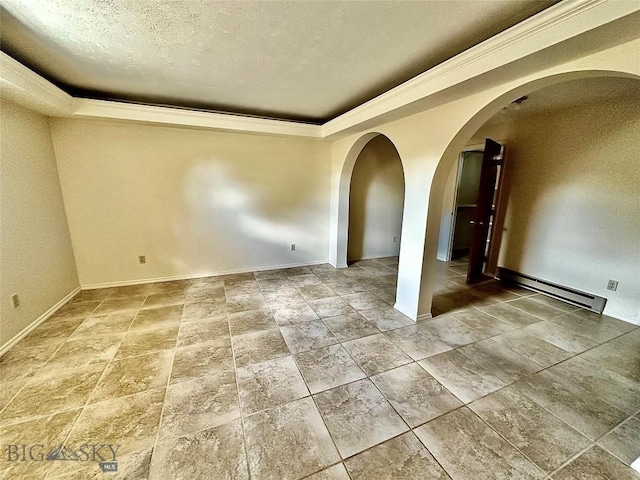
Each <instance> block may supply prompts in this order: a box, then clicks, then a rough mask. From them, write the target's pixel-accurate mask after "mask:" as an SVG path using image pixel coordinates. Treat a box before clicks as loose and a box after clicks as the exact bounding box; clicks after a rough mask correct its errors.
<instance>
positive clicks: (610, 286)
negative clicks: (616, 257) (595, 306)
mask: <svg viewBox="0 0 640 480" xmlns="http://www.w3.org/2000/svg"><path fill="white" fill-rule="evenodd" d="M607 290H611V291H612V292H615V291H616V290H618V282H617V280H609V283H607Z"/></svg>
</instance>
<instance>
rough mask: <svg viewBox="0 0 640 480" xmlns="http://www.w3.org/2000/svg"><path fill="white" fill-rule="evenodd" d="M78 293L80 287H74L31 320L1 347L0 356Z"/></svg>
mask: <svg viewBox="0 0 640 480" xmlns="http://www.w3.org/2000/svg"><path fill="white" fill-rule="evenodd" d="M78 293H80V287H76V288H74V289H73V290H72V291H71V292H70V293H69V294H67V295H66V296H65V297H64V298H63V299H62V300H60V301H59V302H58V303H56V304H55V305H54V306H53V307H51V308H50V309H49V310H47V311H46V312H44V313H43V314H42V315H40V316H39V317H38V318H36V319H35V320H34V321H33V322H31V323H30V324H29V325H27V326H26V327H25V328H23V329H22V331H20V332H19V333H18V334H17V335H16V336H14V337H13V338H12V339H11V340H9V341H8V342H7V343H5V344H4V345H2V346H1V347H0V357H2V356H3V355H4V354H5V353H7V352H8V351H9V350H10V349H11V347H13V346H14V345H15V344H16V343H18V342H19V341H20V340H22V339H23V338H24V337H26V336H27V335H29V333H31V332H32V331H33V330H34V329H35V328H36V327H37V326H38V325H40V324H41V323H42V322H44V321H45V320H46V319H47V318H49V317H50V316H51V315H53V314H54V313H56V312H57V311H58V310H60V308H62V307H63V306H64V305H65V304H66V303H67V302H69V300H71V299H72V298H73V297H75V296H76V295H77V294H78Z"/></svg>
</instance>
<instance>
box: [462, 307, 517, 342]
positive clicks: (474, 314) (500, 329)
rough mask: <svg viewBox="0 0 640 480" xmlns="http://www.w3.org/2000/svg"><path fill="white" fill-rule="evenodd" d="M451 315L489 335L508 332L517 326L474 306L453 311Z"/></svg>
mask: <svg viewBox="0 0 640 480" xmlns="http://www.w3.org/2000/svg"><path fill="white" fill-rule="evenodd" d="M452 317H453V318H455V319H456V320H458V321H459V322H462V323H464V324H465V325H468V326H469V327H471V328H473V329H474V330H477V331H479V332H482V333H484V334H486V335H491V336H494V335H500V334H501V333H506V332H510V331H511V330H515V329H516V328H518V327H516V326H514V325H511V324H509V323H506V322H503V321H501V320H498V319H497V318H496V317H493V316H491V315H489V314H488V313H485V312H482V311H480V310H478V309H476V308H472V309H469V310H465V311H464V312H458V313H455V314H453V315H452Z"/></svg>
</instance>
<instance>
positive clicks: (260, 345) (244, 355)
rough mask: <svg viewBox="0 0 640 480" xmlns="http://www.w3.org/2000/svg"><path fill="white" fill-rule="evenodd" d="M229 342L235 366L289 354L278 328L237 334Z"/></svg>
mask: <svg viewBox="0 0 640 480" xmlns="http://www.w3.org/2000/svg"><path fill="white" fill-rule="evenodd" d="M231 343H232V345H233V355H234V357H235V361H236V367H237V368H240V367H245V366H247V365H251V364H254V363H259V362H264V361H266V360H273V359H275V358H280V357H284V356H286V355H290V354H291V352H290V351H289V347H287V343H286V342H285V341H284V338H283V337H282V334H281V333H280V329H278V328H272V329H269V330H262V331H260V332H255V333H248V334H246V335H238V336H237V337H233V338H232V342H231Z"/></svg>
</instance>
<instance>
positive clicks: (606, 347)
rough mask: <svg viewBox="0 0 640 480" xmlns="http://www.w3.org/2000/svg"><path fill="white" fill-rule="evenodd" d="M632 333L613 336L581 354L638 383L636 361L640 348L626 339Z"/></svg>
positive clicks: (638, 367)
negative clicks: (611, 338)
mask: <svg viewBox="0 0 640 480" xmlns="http://www.w3.org/2000/svg"><path fill="white" fill-rule="evenodd" d="M636 331H640V330H636ZM632 333H633V332H631V333H627V334H625V335H623V336H621V337H618V338H614V339H613V340H611V341H609V342H607V343H604V344H602V345H600V346H598V347H596V348H594V349H592V350H589V351H588V352H585V353H583V354H582V355H581V356H582V358H584V359H586V360H589V361H591V362H593V363H596V364H598V365H600V366H602V367H604V368H606V369H607V370H611V371H612V372H615V373H618V374H620V375H623V376H625V377H627V378H629V379H631V380H633V381H634V382H638V383H640V362H638V349H640V346H638V345H636V344H634V343H633V342H630V341H629V340H628V337H629V335H631V334H632Z"/></svg>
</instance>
